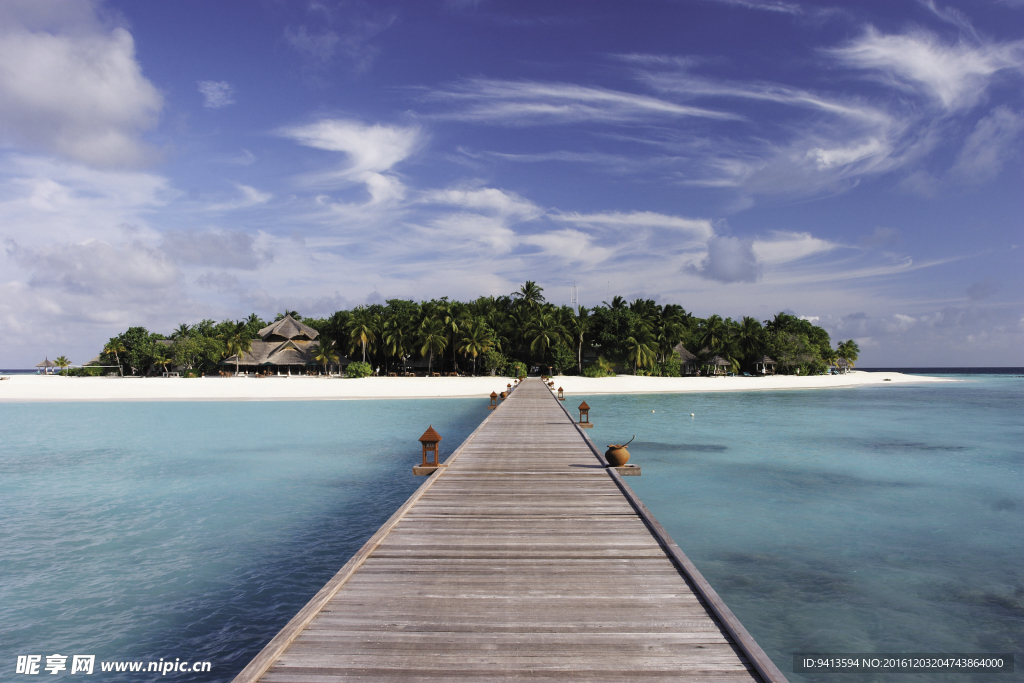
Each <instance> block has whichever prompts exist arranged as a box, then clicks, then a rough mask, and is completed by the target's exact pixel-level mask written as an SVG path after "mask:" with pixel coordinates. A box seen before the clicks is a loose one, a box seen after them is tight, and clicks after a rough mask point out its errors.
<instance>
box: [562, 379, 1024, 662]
mask: <svg viewBox="0 0 1024 683" xmlns="http://www.w3.org/2000/svg"><path fill="white" fill-rule="evenodd" d="M960 379H965V378H963V377H962V376H961V377H960ZM585 398H586V401H587V403H589V404H590V405H591V410H590V419H591V420H592V421H594V423H595V428H594V429H593V430H592V431H593V438H594V440H595V442H596V443H597V444H598V445H599V446H604V445H605V444H609V443H622V441H623V440H626V439H629V438H630V436H631V435H633V434H636V435H637V436H636V441H635V442H634V443H633V444H632V445H631V446H630V452H631V453H632V455H633V458H632V462H635V463H637V464H639V465H641V466H642V468H643V476H641V477H639V478H630V479H628V480H627V481H628V482H629V484H630V486H632V487H633V488H634V490H635V491H636V492H637V493H638V494H639V495H640V497H641V499H642V500H643V501H644V503H645V504H646V505H647V506H648V507H649V508H650V510H651V511H652V512H653V513H654V514H655V516H657V518H658V519H659V521H661V523H662V524H663V525H664V526H665V528H666V529H667V530H668V531H669V533H670V534H671V535H672V537H673V538H674V539H675V541H676V542H677V543H678V544H679V546H680V547H681V548H682V549H683V551H684V552H685V553H686V554H687V555H688V556H689V557H690V559H691V560H693V562H694V563H695V564H696V565H697V567H698V568H699V569H700V571H701V572H702V573H703V574H704V576H705V577H706V578H707V579H708V580H709V581H710V582H711V585H712V586H714V587H715V589H716V590H717V591H718V592H719V594H720V595H721V596H722V597H723V599H724V600H725V601H726V603H727V604H728V605H729V607H730V608H731V609H732V610H733V612H735V613H736V615H737V616H738V617H739V619H740V621H742V622H743V624H744V626H746V628H747V630H749V631H750V632H751V634H752V635H753V636H754V638H755V639H756V640H757V641H758V642H759V643H760V644H761V645H762V647H763V648H764V649H765V651H766V652H767V653H768V654H769V655H770V656H771V657H772V658H773V659H774V660H775V662H776V664H777V665H778V666H779V668H780V669H781V670H782V671H783V672H784V673H786V675H787V677H788V678H789V679H790V680H791V681H818V680H821V681H829V680H848V679H850V677H851V676H852V677H853V678H856V679H857V680H858V681H863V680H872V681H874V680H880V681H884V680H893V681H895V680H909V679H908V674H890V675H889V676H885V675H883V674H869V675H864V674H839V673H832V674H817V675H812V674H796V673H792V671H793V668H792V655H793V653H796V652H843V653H854V652H888V653H892V652H918V653H928V652H936V653H937V652H959V653H964V652H1016V653H1018V662H1017V666H1018V667H1020V666H1022V664H1024V663H1022V662H1021V661H1020V659H1019V654H1020V653H1022V652H1024V476H1022V475H1024V379H1021V378H1020V377H999V376H995V377H991V376H990V377H969V378H966V381H963V382H958V383H957V384H942V385H895V386H883V387H870V388H869V387H865V388H860V389H841V390H829V391H793V392H764V393H747V394H699V395H698V394H689V395H674V396H651V395H646V396H614V397H613V396H587V397H585ZM573 400H574V401H575V398H574V399H573ZM652 410H653V411H656V412H653V413H652V412H651V411H652ZM690 413H694V415H695V416H694V417H693V418H691V417H690ZM910 678H914V675H911V676H910ZM914 680H929V681H941V680H950V681H954V680H955V681H970V680H977V681H1003V680H1024V674H1021V673H1020V668H1018V669H1017V673H1015V674H963V673H949V674H934V673H930V674H927V675H925V676H923V677H922V676H921V675H917V677H916V678H914Z"/></svg>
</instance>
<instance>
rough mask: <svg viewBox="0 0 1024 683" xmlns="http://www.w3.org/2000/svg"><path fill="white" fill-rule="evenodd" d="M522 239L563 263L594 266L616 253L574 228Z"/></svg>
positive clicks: (526, 236) (527, 236)
mask: <svg viewBox="0 0 1024 683" xmlns="http://www.w3.org/2000/svg"><path fill="white" fill-rule="evenodd" d="M522 241H523V243H524V244H531V245H533V246H536V247H539V248H540V250H541V252H542V253H543V254H544V255H545V256H548V257H551V258H554V259H557V260H558V261H559V262H563V263H564V262H569V263H584V264H587V265H589V266H590V267H594V266H596V265H598V264H600V263H604V262H605V261H607V260H609V259H611V258H613V257H614V256H615V255H616V251H615V250H614V249H609V248H607V247H602V246H600V245H598V244H595V242H594V240H593V239H592V238H591V236H590V235H588V234H587V233H585V232H581V231H579V230H573V229H572V228H565V229H563V230H553V231H550V232H543V233H539V234H535V235H525V236H523V238H522Z"/></svg>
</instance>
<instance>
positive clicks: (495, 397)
mask: <svg viewBox="0 0 1024 683" xmlns="http://www.w3.org/2000/svg"><path fill="white" fill-rule="evenodd" d="M497 407H498V395H497V394H496V393H494V392H493V391H492V392H491V405H489V406H487V410H494V409H495V408H497Z"/></svg>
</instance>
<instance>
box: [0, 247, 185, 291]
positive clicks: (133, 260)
mask: <svg viewBox="0 0 1024 683" xmlns="http://www.w3.org/2000/svg"><path fill="white" fill-rule="evenodd" d="M6 249H7V254H8V256H9V257H11V258H12V259H13V260H14V261H15V262H16V263H18V264H19V265H20V266H22V267H23V268H25V269H27V270H29V271H30V272H31V276H30V278H29V280H28V284H29V286H30V287H33V288H47V289H56V290H60V291H61V292H64V293H66V294H73V295H106V296H122V295H123V296H125V297H126V298H133V297H136V296H140V293H141V292H144V291H150V290H153V289H162V288H167V287H170V286H172V285H174V284H176V282H177V279H178V271H177V268H175V266H174V264H173V263H171V261H170V260H169V259H168V258H167V257H166V256H165V255H164V254H163V253H162V252H160V251H159V250H157V249H152V248H150V247H148V246H146V245H145V244H142V243H141V242H132V243H130V244H128V245H124V246H116V245H112V244H109V243H107V242H103V241H99V240H89V241H86V242H83V243H81V244H69V243H62V244H53V245H50V246H47V247H43V248H31V247H23V246H21V245H20V244H18V243H17V242H15V241H13V240H8V241H7V243H6Z"/></svg>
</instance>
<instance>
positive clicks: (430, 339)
mask: <svg viewBox="0 0 1024 683" xmlns="http://www.w3.org/2000/svg"><path fill="white" fill-rule="evenodd" d="M419 342H420V355H421V356H426V355H427V354H428V353H429V354H430V360H429V361H427V374H428V375H429V374H430V373H431V372H432V371H433V369H434V354H435V353H441V352H442V351H444V349H445V347H446V346H448V337H447V335H446V334H445V331H444V324H443V323H442V322H441V321H440V320H437V319H436V318H424V319H423V324H422V325H420V340H419Z"/></svg>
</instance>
